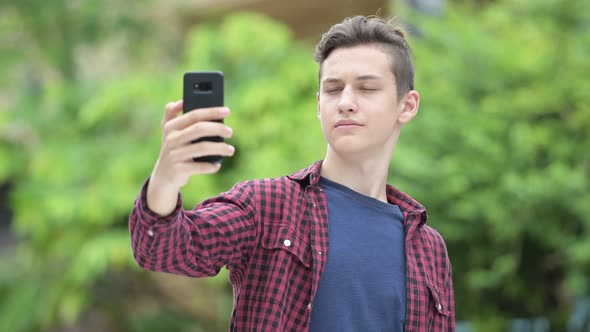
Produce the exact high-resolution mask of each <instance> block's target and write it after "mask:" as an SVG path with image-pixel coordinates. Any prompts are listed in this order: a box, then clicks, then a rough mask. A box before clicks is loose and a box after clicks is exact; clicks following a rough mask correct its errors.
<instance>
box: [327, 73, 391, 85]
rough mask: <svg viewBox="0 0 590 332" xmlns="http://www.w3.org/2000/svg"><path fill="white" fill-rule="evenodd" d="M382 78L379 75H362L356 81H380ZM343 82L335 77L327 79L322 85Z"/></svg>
mask: <svg viewBox="0 0 590 332" xmlns="http://www.w3.org/2000/svg"><path fill="white" fill-rule="evenodd" d="M380 78H381V76H378V75H361V76H357V78H356V80H357V81H368V80H377V79H380ZM340 82H342V80H341V79H339V78H334V77H326V78H325V79H324V80H323V81H322V83H340Z"/></svg>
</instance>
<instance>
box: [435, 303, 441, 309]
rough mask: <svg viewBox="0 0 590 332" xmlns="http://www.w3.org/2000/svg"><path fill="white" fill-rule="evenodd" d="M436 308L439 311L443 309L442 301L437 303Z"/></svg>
mask: <svg viewBox="0 0 590 332" xmlns="http://www.w3.org/2000/svg"><path fill="white" fill-rule="evenodd" d="M436 310H438V311H441V310H442V305H441V304H440V303H437V304H436Z"/></svg>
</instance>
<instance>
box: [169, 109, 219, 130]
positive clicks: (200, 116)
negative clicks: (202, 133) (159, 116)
mask: <svg viewBox="0 0 590 332" xmlns="http://www.w3.org/2000/svg"><path fill="white" fill-rule="evenodd" d="M229 113H230V111H229V108H227V107H211V108H200V109H196V110H193V111H190V112H187V113H185V114H183V115H182V116H179V117H177V118H175V119H172V120H170V121H169V122H168V123H167V124H166V127H168V128H166V129H167V130H180V129H184V128H186V127H188V126H190V125H192V124H194V123H197V122H201V121H215V120H222V119H225V118H226V117H227V116H228V115H229Z"/></svg>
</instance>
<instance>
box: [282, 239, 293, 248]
mask: <svg viewBox="0 0 590 332" xmlns="http://www.w3.org/2000/svg"><path fill="white" fill-rule="evenodd" d="M283 244H284V245H285V247H290V246H291V241H290V240H285V241H283Z"/></svg>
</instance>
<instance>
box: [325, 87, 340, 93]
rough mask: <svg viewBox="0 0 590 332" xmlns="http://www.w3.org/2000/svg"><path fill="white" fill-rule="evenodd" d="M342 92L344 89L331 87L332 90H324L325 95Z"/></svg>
mask: <svg viewBox="0 0 590 332" xmlns="http://www.w3.org/2000/svg"><path fill="white" fill-rule="evenodd" d="M341 90H342V88H333V87H331V88H325V89H324V92H325V93H335V92H338V91H341Z"/></svg>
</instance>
